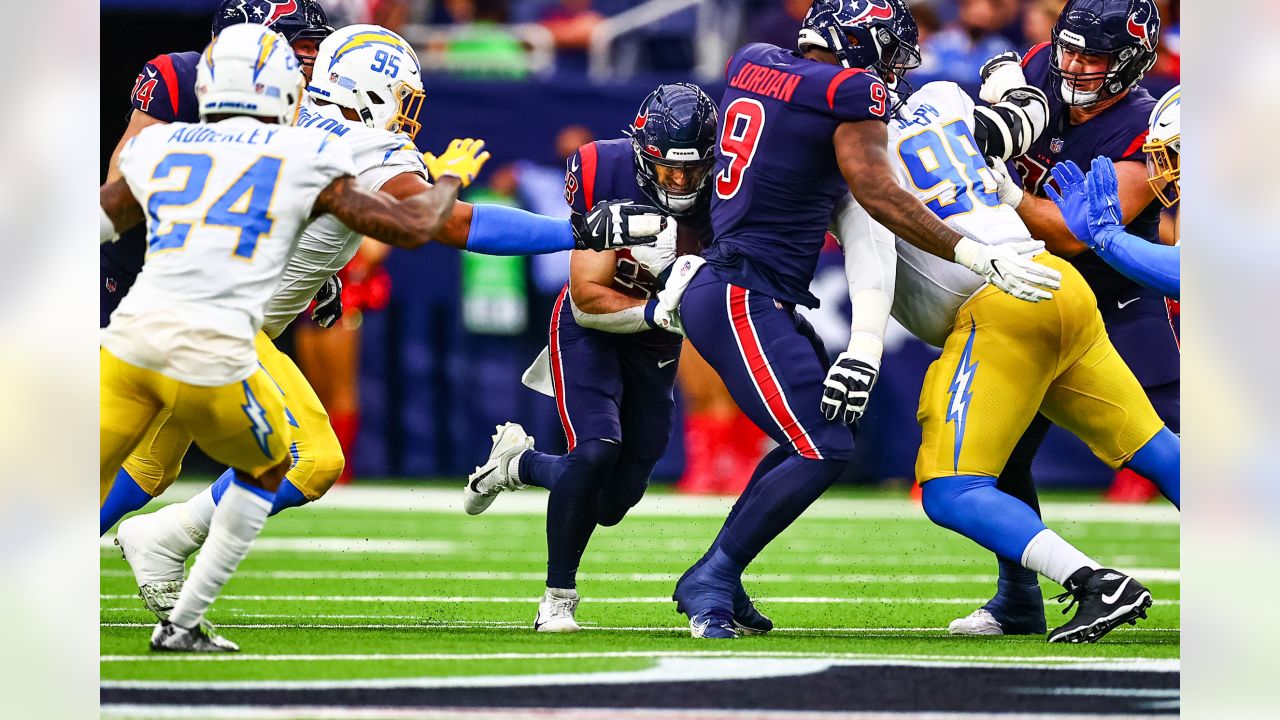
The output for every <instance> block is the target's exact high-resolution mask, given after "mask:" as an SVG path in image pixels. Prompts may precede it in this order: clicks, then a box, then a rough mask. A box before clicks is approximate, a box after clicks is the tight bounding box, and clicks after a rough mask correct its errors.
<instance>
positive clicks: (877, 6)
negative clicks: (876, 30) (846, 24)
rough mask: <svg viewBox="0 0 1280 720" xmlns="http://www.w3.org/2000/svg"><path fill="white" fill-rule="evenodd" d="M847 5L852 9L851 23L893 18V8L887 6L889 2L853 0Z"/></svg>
mask: <svg viewBox="0 0 1280 720" xmlns="http://www.w3.org/2000/svg"><path fill="white" fill-rule="evenodd" d="M849 4H850V5H852V6H853V7H854V13H853V16H854V17H853V20H852V21H851V22H852V23H860V22H863V21H865V20H890V19H892V18H893V7H891V6H890V5H889V0H855V2H851V3H849ZM859 6H862V7H861V8H859Z"/></svg>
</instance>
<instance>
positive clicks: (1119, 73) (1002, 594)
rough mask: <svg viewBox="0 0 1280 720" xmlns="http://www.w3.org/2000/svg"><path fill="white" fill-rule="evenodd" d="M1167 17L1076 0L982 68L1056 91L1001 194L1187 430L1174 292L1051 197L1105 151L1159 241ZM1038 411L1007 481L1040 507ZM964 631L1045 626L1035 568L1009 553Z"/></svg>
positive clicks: (1133, 212) (988, 80) (1131, 3)
mask: <svg viewBox="0 0 1280 720" xmlns="http://www.w3.org/2000/svg"><path fill="white" fill-rule="evenodd" d="M1159 36H1160V16H1159V14H1158V12H1157V11H1156V7H1155V3H1154V2H1153V1H1152V0H1069V2H1067V4H1066V6H1065V7H1064V8H1063V10H1062V14H1061V15H1060V16H1059V18H1058V22H1057V24H1056V25H1055V26H1054V29H1053V39H1052V41H1051V42H1048V43H1042V44H1040V45H1037V46H1035V47H1033V48H1031V49H1030V50H1029V51H1028V52H1027V54H1026V56H1025V57H1023V58H1019V57H1018V55H1017V54H1016V53H1004V54H1002V55H999V56H996V57H995V58H992V59H991V60H990V61H988V62H987V64H986V65H984V66H983V68H982V72H981V75H982V79H983V91H982V95H983V96H984V97H987V96H989V95H997V96H998V95H999V92H1000V89H1001V88H1003V87H1006V86H1020V85H1024V84H1029V85H1032V86H1035V87H1038V88H1040V89H1041V90H1043V91H1044V92H1045V94H1046V95H1047V96H1048V98H1049V122H1048V126H1047V128H1046V130H1045V132H1044V133H1042V134H1041V135H1040V137H1039V138H1038V139H1037V140H1036V141H1035V142H1034V143H1033V144H1032V145H1031V148H1030V150H1028V151H1027V152H1026V153H1025V154H1024V155H1022V156H1021V157H1018V158H1015V160H1014V163H1013V165H1014V167H1015V168H1016V169H1017V171H1018V173H1019V174H1020V175H1021V186H1019V185H1018V184H1017V183H1016V182H1015V181H1014V180H1013V179H1012V178H1011V177H1010V176H1009V173H1008V172H1007V169H1006V168H1005V167H1004V165H1003V163H997V165H996V167H995V168H994V169H995V170H996V175H997V177H998V178H999V180H1000V190H999V192H1000V199H1001V200H1002V201H1004V202H1005V203H1007V204H1009V205H1011V206H1013V207H1014V208H1015V209H1016V210H1017V211H1018V215H1019V216H1020V217H1021V218H1022V220H1023V222H1025V223H1026V225H1027V227H1028V228H1029V229H1030V230H1031V234H1032V236H1033V237H1035V238H1038V239H1040V240H1043V241H1044V242H1045V243H1046V245H1047V246H1048V248H1049V249H1050V250H1051V251H1052V252H1054V253H1055V254H1057V255H1059V256H1062V257H1065V258H1068V259H1070V261H1071V263H1072V264H1073V265H1074V266H1075V267H1076V269H1078V270H1079V271H1080V273H1081V274H1082V275H1083V276H1084V277H1085V279H1086V280H1087V281H1088V283H1089V285H1090V287H1091V288H1092V289H1093V291H1094V294H1095V295H1096V296H1097V298H1098V309H1099V310H1100V311H1101V313H1102V318H1103V321H1104V323H1105V324H1106V326H1107V332H1108V334H1109V335H1110V337H1111V341H1112V342H1113V343H1114V344H1115V346H1116V349H1117V351H1119V353H1120V356H1121V357H1122V358H1123V359H1124V361H1125V362H1126V364H1128V365H1129V367H1130V369H1132V370H1133V373H1134V375H1135V376H1137V378H1138V381H1139V382H1140V383H1141V384H1142V387H1143V389H1144V390H1145V391H1146V393H1147V397H1148V398H1149V399H1150V400H1151V404H1152V405H1153V406H1154V407H1155V409H1156V412H1157V413H1158V414H1159V415H1160V418H1161V419H1162V420H1164V422H1165V424H1166V425H1167V426H1168V427H1169V428H1170V429H1171V430H1173V431H1174V432H1175V433H1176V432H1178V430H1179V418H1180V412H1179V377H1180V355H1179V349H1178V340H1177V337H1176V335H1175V334H1174V331H1173V327H1172V324H1171V322H1170V318H1169V314H1168V309H1167V306H1166V303H1165V298H1164V295H1163V294H1162V293H1160V292H1158V291H1156V290H1151V289H1146V288H1143V287H1141V286H1140V285H1138V284H1137V283H1136V282H1134V281H1133V280H1131V279H1130V278H1128V277H1126V276H1125V275H1124V274H1122V273H1120V272H1119V271H1117V270H1116V269H1115V268H1113V267H1111V266H1110V265H1108V264H1107V263H1106V262H1105V261H1104V260H1103V259H1102V258H1100V257H1098V255H1097V254H1096V253H1095V252H1093V251H1092V250H1090V249H1089V248H1088V247H1087V246H1086V245H1085V244H1084V243H1082V242H1080V241H1079V240H1077V239H1076V238H1075V236H1074V235H1072V233H1071V230H1070V229H1069V228H1068V226H1067V222H1066V220H1065V219H1064V218H1063V216H1062V212H1061V211H1060V210H1059V209H1058V207H1057V206H1056V205H1055V204H1054V203H1053V201H1052V200H1051V199H1049V198H1048V197H1047V193H1046V190H1045V188H1046V185H1047V183H1048V182H1049V181H1050V180H1052V179H1053V178H1052V176H1051V174H1050V169H1051V168H1053V166H1055V165H1057V164H1058V163H1060V162H1064V161H1067V160H1071V161H1074V162H1075V163H1076V164H1077V165H1079V166H1084V167H1087V166H1089V164H1090V163H1091V161H1092V160H1093V159H1094V158H1095V157H1098V156H1105V157H1107V158H1110V159H1111V160H1112V161H1114V162H1115V171H1116V176H1117V197H1118V200H1119V205H1120V208H1119V209H1120V213H1121V215H1122V217H1123V221H1124V223H1125V224H1126V230H1127V232H1128V233H1129V234H1131V235H1134V236H1136V237H1139V238H1142V239H1144V240H1146V241H1147V242H1159V236H1158V233H1159V224H1160V211H1161V204H1160V203H1159V202H1157V199H1156V195H1155V191H1154V190H1153V188H1152V186H1151V185H1150V184H1148V182H1147V170H1146V152H1145V151H1144V149H1143V146H1144V143H1145V141H1146V139H1147V132H1148V126H1147V123H1148V118H1149V117H1150V116H1151V113H1152V111H1153V110H1154V109H1155V105H1156V101H1155V99H1154V98H1152V96H1151V95H1150V93H1148V92H1147V91H1146V90H1144V89H1143V88H1141V87H1139V86H1138V82H1139V80H1141V79H1142V77H1143V74H1144V73H1145V72H1146V71H1147V70H1148V69H1150V68H1151V66H1152V64H1153V63H1154V62H1155V59H1156V43H1157V40H1158V38H1159ZM1049 424H1050V423H1049V421H1048V420H1047V419H1045V418H1044V417H1043V416H1037V417H1036V419H1035V420H1034V421H1032V423H1031V426H1030V427H1029V428H1028V429H1027V431H1026V433H1025V434H1024V435H1023V438H1022V440H1021V441H1020V442H1019V443H1018V446H1017V447H1016V448H1015V449H1014V451H1013V454H1012V456H1011V457H1010V458H1009V462H1008V464H1007V465H1006V466H1005V470H1004V472H1003V473H1002V474H1001V476H1000V479H999V483H998V485H997V487H998V488H999V489H1000V490H1002V491H1004V492H1007V493H1009V494H1010V495H1013V496H1014V497H1017V498H1019V499H1020V500H1022V501H1024V502H1026V503H1027V504H1028V505H1030V506H1031V507H1032V508H1034V509H1036V510H1037V512H1038V511H1039V503H1038V500H1037V497H1036V492H1035V488H1034V485H1033V484H1032V478H1031V462H1032V459H1033V458H1034V457H1035V454H1036V451H1037V450H1038V448H1039V447H1040V444H1041V443H1042V442H1043V440H1044V437H1045V434H1046V433H1047V432H1048V429H1049ZM950 629H951V632H952V633H955V634H965V635H1000V634H1009V635H1013V634H1019V635H1020V634H1042V633H1044V632H1045V629H1046V623H1045V617H1044V602H1043V599H1042V596H1041V593H1040V588H1039V585H1038V583H1037V581H1036V577H1035V573H1033V572H1030V571H1028V570H1025V569H1024V568H1022V567H1020V566H1019V565H1017V564H1016V563H1013V562H1011V561H1007V560H1000V578H999V581H998V584H997V592H996V595H995V597H994V598H993V599H992V600H991V601H990V602H988V603H987V604H986V605H984V606H983V607H981V608H979V609H978V610H975V611H974V612H973V613H971V614H970V615H969V616H968V617H964V618H960V619H957V620H955V621H953V622H952V623H951V626H950Z"/></svg>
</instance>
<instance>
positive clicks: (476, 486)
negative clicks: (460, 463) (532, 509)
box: [462, 423, 533, 515]
mask: <svg viewBox="0 0 1280 720" xmlns="http://www.w3.org/2000/svg"><path fill="white" fill-rule="evenodd" d="M494 430H495V432H494V434H493V449H491V450H490V451H489V459H488V460H487V461H486V462H485V464H483V465H481V466H480V467H477V468H476V470H475V472H473V473H471V475H469V476H468V477H467V484H466V486H465V487H464V488H463V490H462V493H463V495H462V509H463V510H466V511H467V514H468V515H479V514H480V513H482V512H484V511H485V510H488V509H489V506H490V505H492V504H493V501H494V500H495V499H496V498H497V496H498V493H500V492H502V491H503V490H521V489H523V488H524V483H522V482H520V480H519V478H517V477H515V475H514V474H512V473H511V472H509V468H510V466H511V461H512V460H513V459H515V458H517V457H519V456H520V454H521V453H523V452H524V451H525V450H532V449H533V438H531V437H529V436H528V435H526V434H525V432H524V428H522V427H520V424H519V423H504V424H502V425H499V426H498V427H496V428H494Z"/></svg>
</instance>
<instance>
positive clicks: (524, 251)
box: [467, 205, 574, 255]
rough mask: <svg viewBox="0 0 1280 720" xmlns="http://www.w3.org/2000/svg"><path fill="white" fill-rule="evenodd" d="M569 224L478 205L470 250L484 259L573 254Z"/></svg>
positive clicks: (470, 235)
mask: <svg viewBox="0 0 1280 720" xmlns="http://www.w3.org/2000/svg"><path fill="white" fill-rule="evenodd" d="M573 248H574V244H573V226H572V225H571V224H570V222H569V221H568V220H559V219H556V218H549V217H544V216H542V215H534V214H533V213H531V212H527V211H524V210H519V209H516V208H510V207H505V206H502V205H475V206H473V207H472V210H471V229H470V231H469V232H468V233H467V250H470V251H471V252H476V253H482V254H484V255H542V254H545V253H553V252H559V251H561V250H572V249H573Z"/></svg>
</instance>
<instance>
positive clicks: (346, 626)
mask: <svg viewBox="0 0 1280 720" xmlns="http://www.w3.org/2000/svg"><path fill="white" fill-rule="evenodd" d="M138 609H141V606H139V608H138ZM237 617H252V616H250V615H237ZM273 617H278V618H296V617H297V616H296V615H275V616H273ZM319 617H327V618H332V617H334V616H332V615H327V616H319ZM339 617H364V618H370V619H378V620H391V619H396V618H401V619H407V620H416V622H401V623H244V622H219V623H218V627H219V628H224V629H225V628H245V629H249V630H314V629H317V628H319V629H326V630H370V629H382V630H386V629H398V630H404V629H421V630H475V629H495V630H508V629H510V630H530V631H532V629H533V624H532V623H527V622H507V621H498V620H489V621H476V622H466V621H459V622H432V621H430V620H422V619H421V618H419V617H418V616H413V615H399V616H387V615H357V616H339ZM99 624H100V625H101V627H118V628H153V627H155V626H156V624H155V623H154V622H104V623H99ZM579 625H580V626H581V627H582V629H583V630H584V631H588V630H597V631H605V632H643V633H664V632H669V633H680V634H684V633H687V632H689V626H687V625H669V626H665V627H659V626H655V627H638V626H637V627H614V626H611V625H593V624H591V623H579ZM1124 631H1125V632H1144V633H1176V632H1181V629H1180V628H1145V627H1132V628H1125V629H1124ZM772 632H774V633H784V634H785V633H795V634H812V635H837V636H838V635H882V636H884V637H898V636H900V635H901V634H902V633H929V634H933V635H938V636H945V635H946V634H947V630H946V628H943V627H787V628H774V629H773V631H772Z"/></svg>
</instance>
